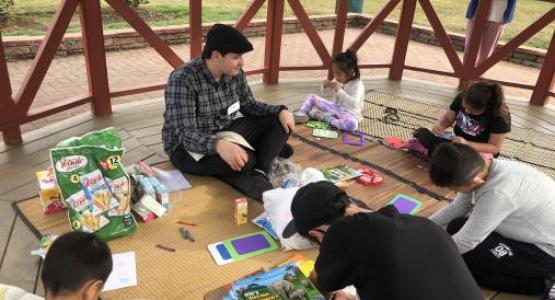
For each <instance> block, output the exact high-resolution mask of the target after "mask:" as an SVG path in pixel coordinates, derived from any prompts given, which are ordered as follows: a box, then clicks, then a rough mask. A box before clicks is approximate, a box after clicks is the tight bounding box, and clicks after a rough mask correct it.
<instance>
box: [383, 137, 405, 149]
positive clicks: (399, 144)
mask: <svg viewBox="0 0 555 300" xmlns="http://www.w3.org/2000/svg"><path fill="white" fill-rule="evenodd" d="M383 142H384V144H385V146H386V147H389V148H392V149H396V150H399V149H403V148H405V147H406V145H407V143H406V142H405V141H403V140H402V139H401V138H398V137H396V136H389V137H386V138H384V139H383Z"/></svg>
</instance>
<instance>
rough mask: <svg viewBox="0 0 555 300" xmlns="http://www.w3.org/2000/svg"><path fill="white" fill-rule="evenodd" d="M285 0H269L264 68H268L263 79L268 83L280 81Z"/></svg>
mask: <svg viewBox="0 0 555 300" xmlns="http://www.w3.org/2000/svg"><path fill="white" fill-rule="evenodd" d="M284 1H285V0H268V13H267V18H266V50H265V53H264V69H266V72H265V73H264V77H263V79H262V80H263V82H264V83H266V84H277V83H278V81H279V61H280V54H281V35H282V29H283V6H284Z"/></svg>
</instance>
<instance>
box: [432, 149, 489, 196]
mask: <svg viewBox="0 0 555 300" xmlns="http://www.w3.org/2000/svg"><path fill="white" fill-rule="evenodd" d="M485 165H486V164H485V162H484V160H483V159H482V158H481V157H480V154H478V152H477V151H476V150H474V148H472V147H470V146H468V145H462V144H453V143H442V144H440V145H439V146H437V148H435V149H434V152H433V154H432V159H431V160H430V167H429V175H430V179H431V180H432V182H433V183H434V184H435V185H437V186H440V187H461V186H465V185H467V184H469V183H471V182H472V180H473V179H474V177H476V175H478V174H479V173H480V172H482V171H483V170H484V167H485Z"/></svg>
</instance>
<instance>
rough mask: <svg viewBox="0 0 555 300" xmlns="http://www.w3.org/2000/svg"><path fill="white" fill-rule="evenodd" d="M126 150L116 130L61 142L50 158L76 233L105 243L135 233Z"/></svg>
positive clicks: (102, 131) (51, 151) (135, 226)
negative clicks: (123, 159) (82, 233)
mask: <svg viewBox="0 0 555 300" xmlns="http://www.w3.org/2000/svg"><path fill="white" fill-rule="evenodd" d="M123 154H124V149H122V148H121V138H120V137H119V135H118V134H117V131H116V130H115V129H114V128H107V129H104V130H101V131H95V132H91V133H87V134H85V135H83V136H82V137H73V138H70V139H67V140H65V141H62V142H60V143H59V144H58V148H56V149H51V150H50V158H51V162H52V167H53V169H54V174H55V175H56V180H57V182H58V185H59V187H60V191H61V194H62V199H63V201H64V203H65V204H66V205H67V207H68V218H69V223H70V226H71V228H72V229H73V230H74V231H86V232H94V233H95V234H97V235H98V236H99V237H101V238H103V239H104V240H107V241H108V240H112V239H115V238H118V237H122V236H126V235H130V234H133V233H134V232H135V231H136V230H137V223H136V222H135V219H134V217H133V215H132V214H131V209H130V202H131V190H130V188H131V187H130V181H129V175H128V174H127V173H126V172H125V169H124V167H123V165H122V163H121V159H122V156H123Z"/></svg>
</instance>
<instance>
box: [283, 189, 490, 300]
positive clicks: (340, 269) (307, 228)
mask: <svg viewBox="0 0 555 300" xmlns="http://www.w3.org/2000/svg"><path fill="white" fill-rule="evenodd" d="M291 213H292V214H293V220H292V221H291V223H289V224H288V225H287V227H286V228H285V229H284V231H283V237H285V238H287V237H290V236H291V235H293V234H294V233H297V232H298V233H299V234H301V235H303V236H305V237H308V238H312V239H314V240H316V241H317V242H318V243H320V253H319V255H318V258H317V259H316V265H315V267H314V271H313V273H312V275H311V278H312V279H313V281H314V282H315V283H316V284H317V285H318V286H319V287H320V288H321V289H322V290H324V291H328V292H331V291H336V290H340V289H342V288H344V287H346V286H349V285H354V286H355V287H356V289H357V292H358V295H359V297H360V299H391V300H396V299H399V300H401V299H422V300H434V299H437V300H443V299H451V300H453V299H454V300H457V299H461V300H462V299H465V300H472V299H483V296H482V294H481V292H480V289H479V287H478V285H477V284H476V282H475V281H474V279H473V278H472V275H471V274H470V272H469V271H468V269H467V268H466V266H465V264H464V261H463V260H462V258H461V256H460V255H459V254H458V252H457V248H456V246H455V244H454V243H453V241H452V240H451V238H450V237H449V235H448V234H446V233H445V232H444V231H443V230H442V229H441V228H440V227H439V226H437V225H435V224H433V223H432V222H431V221H429V220H427V219H425V218H421V217H416V216H409V215H400V214H399V213H398V212H397V210H396V209H395V207H393V206H387V207H384V208H382V209H380V210H379V211H377V212H370V211H369V210H366V209H362V208H360V207H357V206H356V205H354V203H353V202H352V201H351V200H350V198H349V197H348V196H347V194H346V193H345V192H344V191H343V190H341V189H339V188H338V187H337V186H335V185H333V184H331V183H329V182H326V181H320V182H316V183H311V184H308V185H306V186H304V187H302V188H301V189H299V191H298V192H297V193H296V194H295V197H294V198H293V202H292V203H291ZM342 296H344V295H342Z"/></svg>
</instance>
